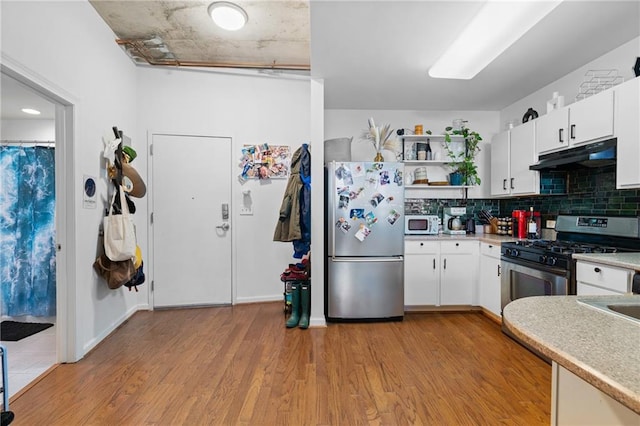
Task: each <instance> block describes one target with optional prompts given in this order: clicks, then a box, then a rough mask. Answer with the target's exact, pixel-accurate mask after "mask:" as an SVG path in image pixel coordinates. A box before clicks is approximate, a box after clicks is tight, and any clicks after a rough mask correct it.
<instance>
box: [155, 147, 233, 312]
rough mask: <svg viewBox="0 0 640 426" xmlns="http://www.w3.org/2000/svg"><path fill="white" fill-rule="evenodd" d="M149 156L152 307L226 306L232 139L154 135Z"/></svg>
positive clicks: (228, 276)
mask: <svg viewBox="0 0 640 426" xmlns="http://www.w3.org/2000/svg"><path fill="white" fill-rule="evenodd" d="M151 153H152V155H151V160H150V161H151V171H152V175H151V182H150V189H151V192H152V194H151V195H152V207H151V209H152V212H153V223H152V233H153V266H152V267H153V281H154V286H153V287H154V290H153V305H154V307H171V306H197V305H216V304H230V303H231V228H230V224H231V139H229V138H215V137H204V136H183V135H160V134H155V135H153V137H152V148H151ZM225 206H226V216H227V217H226V218H225ZM227 226H228V227H227Z"/></svg>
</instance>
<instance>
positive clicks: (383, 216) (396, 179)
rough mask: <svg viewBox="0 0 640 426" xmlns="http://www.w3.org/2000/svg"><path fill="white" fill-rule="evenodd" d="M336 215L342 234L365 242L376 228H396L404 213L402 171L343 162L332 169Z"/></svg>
mask: <svg viewBox="0 0 640 426" xmlns="http://www.w3.org/2000/svg"><path fill="white" fill-rule="evenodd" d="M335 179H336V190H337V193H336V194H335V195H334V196H335V197H337V203H336V204H337V206H338V210H339V213H340V214H339V215H338V218H337V221H336V223H335V226H336V228H338V229H339V230H340V231H342V233H344V234H345V235H353V237H354V238H356V239H358V240H359V241H360V242H364V241H365V240H366V239H367V237H369V235H371V234H372V233H375V231H376V226H378V227H380V226H381V221H384V222H385V223H386V224H387V225H386V226H396V223H397V222H398V219H399V218H400V216H401V212H402V211H403V206H402V205H401V204H402V202H403V197H402V192H400V193H399V191H402V186H403V176H402V170H399V169H398V168H396V167H389V166H385V164H384V163H342V164H340V165H339V166H338V167H337V168H336V169H335Z"/></svg>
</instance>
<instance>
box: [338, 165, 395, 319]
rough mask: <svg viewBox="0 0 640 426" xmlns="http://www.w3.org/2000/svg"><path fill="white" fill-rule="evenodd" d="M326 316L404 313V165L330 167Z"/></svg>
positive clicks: (386, 316) (375, 316)
mask: <svg viewBox="0 0 640 426" xmlns="http://www.w3.org/2000/svg"><path fill="white" fill-rule="evenodd" d="M325 190H326V203H325V208H326V212H325V221H326V224H325V225H326V226H325V234H326V236H325V237H326V238H325V247H326V251H327V253H326V254H327V256H326V267H325V277H326V278H325V279H326V283H325V300H326V304H325V316H326V318H327V320H329V321H331V320H336V321H337V320H383V319H394V320H399V319H402V318H403V315H404V164H402V163H392V162H382V163H373V162H331V163H328V164H327V165H326V167H325Z"/></svg>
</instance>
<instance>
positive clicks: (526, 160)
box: [510, 120, 540, 195]
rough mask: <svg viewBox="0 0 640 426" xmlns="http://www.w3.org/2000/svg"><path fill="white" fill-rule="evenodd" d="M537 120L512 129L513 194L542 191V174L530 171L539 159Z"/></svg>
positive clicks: (511, 184)
mask: <svg viewBox="0 0 640 426" xmlns="http://www.w3.org/2000/svg"><path fill="white" fill-rule="evenodd" d="M536 124H537V120H533V121H530V122H528V123H524V124H523V125H521V126H517V127H514V128H513V129H511V151H510V152H511V154H510V164H511V179H510V180H511V181H510V186H511V194H512V195H520V194H536V193H539V191H540V174H539V173H538V172H537V171H534V170H529V166H530V165H531V164H533V163H535V162H536V161H537V160H538V159H537V156H536V147H535V129H536Z"/></svg>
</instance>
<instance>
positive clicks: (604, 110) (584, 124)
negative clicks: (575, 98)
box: [569, 90, 613, 145]
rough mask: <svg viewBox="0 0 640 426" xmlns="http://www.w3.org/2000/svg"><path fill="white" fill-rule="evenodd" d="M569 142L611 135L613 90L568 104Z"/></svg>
mask: <svg viewBox="0 0 640 426" xmlns="http://www.w3.org/2000/svg"><path fill="white" fill-rule="evenodd" d="M569 120H570V121H569V143H570V144H571V145H580V144H585V143H588V142H595V141H596V140H598V139H602V138H606V137H611V136H613V90H606V91H604V92H600V93H598V94H597V95H593V96H591V97H590V98H587V99H585V100H582V101H579V102H576V103H573V104H571V105H570V106H569Z"/></svg>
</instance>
